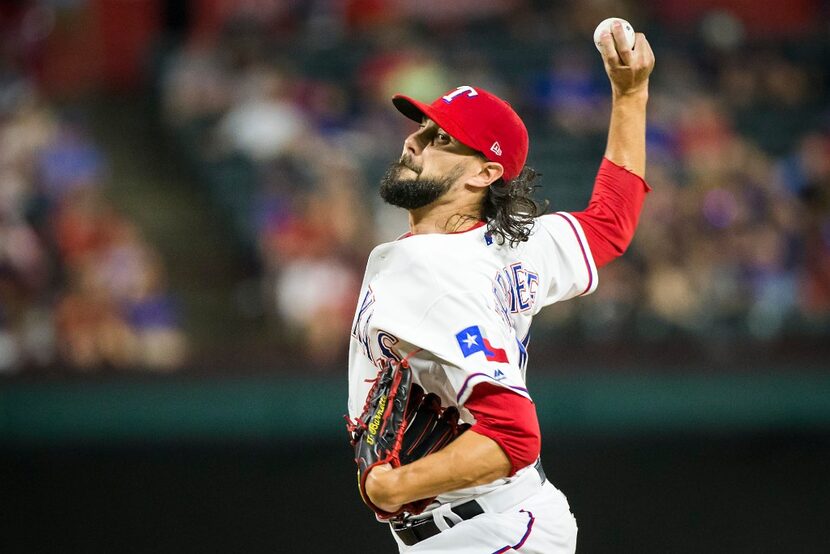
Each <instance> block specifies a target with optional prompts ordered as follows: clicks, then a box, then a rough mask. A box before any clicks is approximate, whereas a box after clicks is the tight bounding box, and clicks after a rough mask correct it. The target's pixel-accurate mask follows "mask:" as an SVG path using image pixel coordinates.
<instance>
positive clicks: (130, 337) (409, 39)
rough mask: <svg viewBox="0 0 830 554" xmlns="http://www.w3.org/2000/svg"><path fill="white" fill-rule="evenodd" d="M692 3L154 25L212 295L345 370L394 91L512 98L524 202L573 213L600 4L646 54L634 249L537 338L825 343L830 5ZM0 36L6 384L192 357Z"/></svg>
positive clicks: (599, 110) (390, 151)
mask: <svg viewBox="0 0 830 554" xmlns="http://www.w3.org/2000/svg"><path fill="white" fill-rule="evenodd" d="M17 4H18V5H27V2H24V1H23V0H21V1H20V2H18V3H17ZM29 4H32V5H33V6H38V7H39V8H40V11H37V10H35V11H37V14H39V15H38V17H36V18H34V21H35V22H36V23H38V25H35V26H34V27H33V26H32V22H31V21H29V22H28V23H27V21H28V20H27V18H26V17H20V18H18V20H15V21H17V23H15V25H17V28H19V29H21V31H20V32H21V33H23V34H22V35H21V36H24V35H25V34H26V33H25V32H24V31H25V30H26V29H29V31H27V32H28V33H29V34H32V31H31V30H32V29H35V30H36V31H38V33H35V35H37V36H36V38H37V37H41V38H42V37H43V36H46V34H45V33H46V31H48V28H49V26H50V25H52V26H54V25H56V24H59V23H60V18H59V17H58V18H57V19H55V18H52V19H50V18H49V17H46V15H48V14H49V13H53V12H50V11H49V10H44V9H42V8H43V7H44V6H52V7H51V8H49V9H57V8H54V6H53V5H52V4H50V3H48V2H46V3H44V2H35V1H32V2H29ZM709 4H711V3H709ZM709 4H707V2H703V1H700V2H683V3H681V2H674V1H669V2H665V3H660V4H659V6H646V5H645V4H644V3H640V2H625V1H619V0H592V1H588V2H561V3H550V2H544V1H536V0H484V1H482V0H457V1H455V2H438V1H429V2H424V1H415V0H337V1H330V0H325V1H324V0H292V1H289V2H285V1H281V0H247V1H242V2H239V1H231V0H210V1H208V0H192V1H191V2H188V3H184V4H181V6H190V18H191V19H190V21H189V22H188V23H187V24H185V25H179V26H178V27H177V29H178V34H175V36H173V35H171V36H168V37H161V35H159V39H158V40H157V44H156V45H155V48H154V49H153V52H152V53H153V56H147V60H146V62H145V63H144V66H143V71H145V72H146V73H147V74H148V81H149V83H150V85H151V86H152V91H153V93H154V95H153V97H154V98H155V99H156V100H157V104H156V105H157V106H158V114H159V117H160V118H161V120H162V122H163V126H164V128H165V129H166V130H167V131H168V132H169V134H170V136H172V138H173V144H175V146H176V147H177V150H178V154H180V155H181V160H182V162H183V163H186V164H188V165H189V167H190V170H191V172H192V174H193V175H194V177H195V179H194V180H195V181H196V182H197V183H198V184H199V186H200V187H204V191H205V193H206V194H207V195H208V196H209V197H210V198H211V201H212V203H213V206H214V207H215V208H216V211H217V213H219V214H221V218H220V219H221V221H220V222H219V224H221V225H223V226H224V228H225V229H226V230H227V232H228V233H229V234H231V235H232V236H233V237H234V239H235V241H236V244H239V245H240V247H241V250H243V251H244V252H245V253H246V254H247V258H246V259H248V260H251V261H253V264H252V265H253V266H254V267H255V271H256V279H257V282H258V285H257V286H255V287H250V286H249V285H250V283H249V282H247V281H246V282H244V283H240V288H239V290H238V291H237V294H236V295H229V296H231V297H232V298H236V299H237V301H238V303H239V306H238V309H239V312H240V313H243V312H244V313H246V314H247V316H246V317H248V316H249V317H260V316H262V315H263V314H264V315H265V317H267V318H269V319H270V320H271V321H272V322H273V323H274V325H272V326H268V328H269V329H276V330H277V332H278V333H279V334H280V340H277V341H275V344H278V345H283V346H287V347H288V348H289V349H291V350H292V351H296V352H301V353H303V354H304V355H306V356H310V357H311V359H312V360H313V361H315V362H318V363H317V365H318V366H320V367H325V366H327V365H328V364H329V363H337V362H339V361H342V359H343V353H344V351H345V348H346V344H347V342H348V338H349V326H350V324H351V319H352V315H353V312H354V305H355V299H356V294H357V291H358V289H359V285H360V279H361V276H362V273H363V268H364V265H365V262H366V258H367V256H368V253H369V251H370V250H371V248H372V247H373V245H375V244H378V243H380V242H385V241H389V240H394V239H395V238H396V237H397V236H399V235H400V234H402V233H404V232H405V231H406V230H407V219H406V214H405V213H403V212H401V211H399V210H396V209H393V208H390V207H388V206H385V205H384V204H383V203H382V202H381V201H380V199H379V197H378V195H377V193H376V187H377V182H378V179H379V177H380V176H381V175H382V174H383V172H384V171H385V169H386V167H387V166H388V164H389V163H390V162H392V161H394V160H396V159H397V158H398V156H399V155H400V151H401V147H402V143H403V139H404V137H405V136H406V135H407V134H408V132H410V131H411V130H412V129H413V126H414V124H413V123H412V122H410V121H408V120H407V119H406V118H404V117H402V116H400V114H398V113H397V111H395V110H394V108H393V107H392V105H391V102H390V98H391V96H392V95H393V94H395V93H397V92H404V93H406V94H409V95H411V96H414V97H416V98H420V99H422V100H432V99H433V98H435V97H437V96H439V95H441V94H443V93H444V92H445V91H446V90H448V89H450V88H452V87H455V86H458V85H460V84H473V85H476V86H480V87H483V88H487V89H489V90H492V91H494V92H496V93H497V94H500V95H501V96H503V97H505V98H507V99H509V100H510V101H511V103H512V104H513V105H514V106H515V107H516V109H517V111H518V112H519V113H520V114H521V115H522V116H523V117H524V119H525V121H526V123H527V125H528V128H529V131H530V136H531V150H530V157H529V164H530V165H532V166H534V167H535V168H536V169H538V170H540V172H541V173H542V178H541V179H540V181H541V188H540V190H539V191H538V192H539V196H541V197H543V198H547V199H549V200H550V202H551V208H552V209H554V210H563V209H564V210H579V209H581V208H582V207H584V206H585V204H586V203H587V199H588V197H589V195H590V189H591V183H592V181H593V175H594V173H595V172H596V169H597V167H598V165H599V161H600V156H601V155H602V152H603V149H604V144H605V133H606V129H607V124H608V114H609V107H610V106H609V88H608V84H607V78H606V76H605V74H604V71H603V68H602V65H601V62H600V58H599V55H598V54H597V53H596V52H595V50H594V49H593V46H592V45H591V43H590V42H589V41H590V40H591V38H590V37H591V35H592V32H593V28H594V26H595V24H596V23H597V22H598V21H600V20H602V19H604V18H605V17H606V16H607V15H608V14H609V13H614V14H618V15H622V16H625V17H627V18H628V19H629V20H631V21H632V22H634V24H635V27H636V28H638V30H642V31H644V32H646V33H647V35H648V36H649V39H650V41H651V43H652V46H653V48H654V50H655V52H656V54H657V67H656V70H655V73H654V75H653V78H652V84H651V100H650V104H649V126H648V181H649V182H650V184H651V185H652V186H653V188H654V192H653V193H652V194H651V195H650V196H649V198H648V201H647V203H646V207H645V210H644V212H643V215H642V218H641V223H640V228H639V230H638V233H637V236H636V237H635V240H634V243H633V245H632V248H631V249H630V251H629V253H628V255H627V256H626V257H624V258H623V259H621V260H618V261H616V262H615V263H614V264H611V265H610V266H608V267H607V268H605V269H603V270H602V271H601V274H600V280H601V283H602V284H601V286H600V287H599V288H598V290H597V292H596V293H595V294H593V295H592V296H591V297H589V298H586V299H584V300H581V301H579V302H572V303H563V304H558V305H557V306H556V307H555V308H554V309H550V310H546V311H543V312H542V314H541V315H540V318H539V320H538V322H537V324H536V326H535V328H534V329H535V331H534V337H535V338H534V340H535V341H537V340H539V339H540V338H542V339H544V341H545V342H546V343H548V344H554V345H555V344H556V341H557V340H558V341H560V342H562V341H565V342H568V343H569V344H580V345H590V344H600V343H613V342H614V341H618V342H619V341H622V342H627V341H630V340H632V339H634V340H640V341H644V340H645V341H648V340H651V339H661V338H665V337H696V338H699V339H703V340H704V342H705V341H708V340H709V339H711V338H713V337H717V338H739V339H741V340H755V341H769V340H777V339H780V338H782V337H783V338H786V337H790V336H796V337H798V336H802V337H803V336H823V335H826V334H827V333H828V332H830V92H828V91H830V88H829V87H830V69H828V68H830V41H828V35H827V29H828V28H830V26H829V25H828V24H827V23H828V21H829V20H830V18H828V14H827V13H824V12H822V11H821V10H826V9H827V8H826V6H824V4H822V3H821V2H817V1H813V0H799V2H798V3H797V6H795V5H793V6H789V5H784V4H782V5H781V6H777V7H774V9H773V8H770V9H768V10H765V11H764V14H763V16H762V15H759V12H758V10H748V9H747V6H746V5H745V3H743V2H741V1H739V0H733V1H727V0H725V1H724V2H720V3H718V5H719V6H720V7H718V8H717V9H713V8H711V7H710V6H709ZM721 4H722V5H721ZM84 5H86V3H85V2H78V3H73V4H72V5H71V6H72V7H71V9H73V10H76V11H77V10H83V6H84ZM89 5H90V6H92V5H93V4H89ZM165 5H168V7H169V6H179V8H177V9H184V8H181V6H180V5H179V4H177V3H175V2H173V3H169V2H168V3H165ZM788 6H789V7H788ZM796 8H797V9H796ZM61 9H66V10H69V9H70V8H61ZM741 10H745V11H743V12H742V11H741ZM817 10H818V11H817ZM18 11H19V10H18ZM145 11H147V13H149V11H148V10H145ZM2 13H3V11H2V10H0V15H2ZM21 13H22V12H21ZM54 13H58V15H60V13H59V12H54ZM44 14H46V15H44ZM50 17H51V16H50ZM0 19H2V17H0ZM7 19H8V18H7ZM29 19H31V18H29ZM56 21H57V23H56ZM152 21H153V18H152V17H149V18H147V19H145V20H144V24H146V25H148V26H149V25H151V23H152ZM0 23H3V21H0ZM117 28H118V26H117V25H116V26H115V27H113V29H116V30H117ZM148 28H149V27H148ZM4 29H5V30H4V40H3V41H0V43H2V44H3V56H2V58H1V59H0V61H2V68H0V371H3V370H6V371H8V370H13V369H15V368H19V367H24V366H32V367H50V366H55V365H61V366H70V367H74V368H78V369H92V368H100V367H116V368H120V367H144V368H150V369H159V370H163V369H173V368H178V367H181V366H182V364H183V363H184V361H185V359H186V358H187V354H188V351H190V353H192V354H194V356H195V358H196V359H198V350H199V345H198V344H193V345H188V344H187V340H186V338H185V335H184V333H183V332H182V319H183V310H182V308H181V307H180V306H179V303H178V302H177V301H176V299H175V297H174V296H173V295H172V294H171V292H170V287H169V285H168V284H167V282H166V281H167V280H166V276H165V268H164V264H163V263H162V261H161V259H160V256H159V253H158V252H157V250H156V248H154V247H153V245H151V244H150V243H149V242H148V241H147V239H146V238H145V237H144V236H143V234H142V232H141V230H140V229H138V228H137V226H136V224H135V223H134V222H133V221H132V220H131V219H130V217H129V216H128V215H126V214H124V213H122V212H121V211H119V210H118V209H117V208H116V207H115V206H114V205H113V204H112V201H111V200H109V199H108V198H109V196H108V193H107V191H109V190H112V189H113V187H116V186H117V182H114V181H115V180H114V179H113V177H112V175H110V172H109V170H108V161H107V155H106V154H105V153H104V152H103V150H102V149H101V147H100V145H98V144H96V142H95V140H93V139H92V137H91V136H90V133H89V132H88V130H87V129H86V128H85V125H84V123H83V118H82V117H79V116H77V114H73V112H72V111H70V110H65V109H59V108H58V104H57V103H56V102H55V101H54V100H48V99H47V96H46V95H43V94H41V93H40V91H39V86H38V81H39V79H41V80H42V77H38V75H39V73H38V72H39V70H38V64H40V65H43V64H42V61H43V60H44V59H47V58H46V54H44V53H43V52H47V51H48V48H46V47H41V46H42V44H41V43H38V42H37V40H35V39H31V40H30V39H26V38H25V36H24V38H23V39H20V40H17V42H16V43H15V42H14V41H15V40H16V39H15V37H14V36H12V35H11V34H10V33H9V32H7V31H8V29H6V28H5V27H4ZM43 29H46V31H43V32H41V30H43ZM111 30H112V29H111ZM159 32H160V30H159ZM116 34H117V33H116ZM147 36H150V34H149V31H148V34H147ZM38 40H40V39H38ZM27 41H28V42H27ZM10 44H16V45H17V46H16V47H19V45H21V44H22V45H24V46H25V48H24V47H19V48H18V50H19V51H17V52H15V50H14V48H10V47H9V45H10ZM33 44H34V45H36V46H37V44H41V46H38V47H37V48H35V47H34V46H32V45H33ZM27 45H28V46H27ZM122 46H123V45H122ZM21 48H22V50H20V49H21ZM27 49H28V50H27ZM93 50H94V49H93ZM134 50H135V51H136V52H137V51H138V50H137V49H134ZM35 51H37V52H40V51H43V52H41V53H40V54H37V52H35ZM91 51H92V50H91ZM131 51H132V50H131ZM21 52H22V54H21ZM32 52H35V53H34V54H33V53H32ZM36 54H37V55H36ZM20 59H23V60H24V62H26V60H28V62H26V63H23V64H22V65H21V63H19V62H20ZM32 60H41V61H40V62H37V63H32ZM76 61H77V60H76ZM27 63H28V69H25V67H26V65H27ZM75 65H78V64H75ZM81 65H83V64H81ZM73 67H75V66H74V65H73ZM40 73H41V74H42V73H43V71H40ZM52 73H55V72H54V71H52ZM58 73H60V72H58ZM60 74H61V75H64V74H67V75H71V74H73V72H71V71H70V72H68V73H66V72H63V73H60ZM87 86H88V85H87ZM200 192H201V191H200ZM179 286H186V285H182V284H179ZM251 291H254V292H253V293H252V292H251ZM251 294H254V295H257V297H256V298H253V299H252V298H251ZM252 306H253V308H252ZM575 339H576V340H575Z"/></svg>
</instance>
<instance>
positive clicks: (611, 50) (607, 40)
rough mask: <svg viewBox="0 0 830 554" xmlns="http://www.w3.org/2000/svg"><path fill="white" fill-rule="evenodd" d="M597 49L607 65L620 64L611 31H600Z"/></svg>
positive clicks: (614, 65)
mask: <svg viewBox="0 0 830 554" xmlns="http://www.w3.org/2000/svg"><path fill="white" fill-rule="evenodd" d="M599 51H600V53H601V54H602V57H603V59H604V60H605V63H606V64H608V66H609V67H617V66H619V65H620V56H619V54H617V48H616V47H615V46H614V36H613V35H612V34H611V33H607V32H606V33H602V34H601V35H600V37H599Z"/></svg>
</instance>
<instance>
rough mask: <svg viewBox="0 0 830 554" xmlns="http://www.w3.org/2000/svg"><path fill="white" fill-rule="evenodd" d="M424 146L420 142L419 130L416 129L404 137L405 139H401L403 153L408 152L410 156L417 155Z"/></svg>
mask: <svg viewBox="0 0 830 554" xmlns="http://www.w3.org/2000/svg"><path fill="white" fill-rule="evenodd" d="M423 149H424V147H423V145H422V144H421V140H420V137H419V132H418V131H416V132H414V133H412V134H411V135H409V136H408V137H406V140H404V141H403V151H404V154H409V155H411V156H417V155H419V154H420V153H421V152H422V151H423Z"/></svg>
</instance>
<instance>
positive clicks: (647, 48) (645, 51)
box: [635, 33, 654, 68]
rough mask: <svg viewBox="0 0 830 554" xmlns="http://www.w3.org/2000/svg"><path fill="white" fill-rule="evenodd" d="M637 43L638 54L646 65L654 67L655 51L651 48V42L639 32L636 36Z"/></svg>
mask: <svg viewBox="0 0 830 554" xmlns="http://www.w3.org/2000/svg"><path fill="white" fill-rule="evenodd" d="M635 39H636V40H635V44H636V45H637V46H636V50H635V51H636V52H637V55H638V56H639V57H640V59H641V60H642V62H643V65H644V66H645V67H652V68H653V67H654V52H653V51H652V50H651V44H649V42H648V39H647V38H646V36H645V35H644V34H643V33H637V35H636V37H635Z"/></svg>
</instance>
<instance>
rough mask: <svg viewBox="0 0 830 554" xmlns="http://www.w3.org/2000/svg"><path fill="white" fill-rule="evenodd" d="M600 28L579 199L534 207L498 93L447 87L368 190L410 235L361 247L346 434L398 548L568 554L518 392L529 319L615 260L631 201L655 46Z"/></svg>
mask: <svg viewBox="0 0 830 554" xmlns="http://www.w3.org/2000/svg"><path fill="white" fill-rule="evenodd" d="M621 44H625V43H624V35H623V30H622V28H621V27H620V26H619V25H617V26H615V27H613V28H612V31H611V33H604V34H603V35H602V36H601V37H600V42H599V46H600V51H601V54H602V58H603V61H604V64H605V69H606V72H607V73H608V76H609V79H610V81H611V90H612V112H611V121H610V126H609V131H608V145H607V149H606V151H605V156H604V159H603V160H602V163H601V165H600V168H599V172H598V174H597V177H596V182H595V184H594V190H593V194H592V197H591V200H590V203H589V205H588V207H587V208H586V209H585V210H584V211H582V212H575V213H564V212H557V213H549V214H543V211H544V206H542V205H540V204H539V203H537V202H536V201H535V200H534V199H533V198H532V190H533V185H532V183H531V182H532V180H533V178H534V177H535V172H534V171H533V170H532V169H531V168H529V167H526V166H525V161H526V158H527V152H528V134H527V130H526V128H525V125H524V123H523V122H522V120H521V118H520V117H519V116H518V115H517V114H516V113H515V111H514V110H513V109H512V108H511V107H510V105H508V104H507V103H506V102H505V101H503V100H501V99H500V98H498V97H497V96H495V95H493V94H491V93H489V92H487V91H485V90H483V89H481V88H478V87H476V86H468V85H465V86H460V87H458V88H456V89H454V90H451V91H449V92H447V94H446V95H444V96H442V97H440V98H438V99H436V100H435V101H434V102H432V103H431V104H426V103H422V102H418V101H416V100H413V99H412V98H408V97H406V96H401V95H398V96H395V98H394V99H393V103H394V105H395V107H396V108H397V109H398V110H399V111H400V112H401V113H403V115H405V116H406V117H408V118H410V119H413V120H415V121H417V122H418V123H419V124H420V127H419V128H418V130H417V131H415V132H414V133H412V134H411V135H409V136H408V137H407V138H406V139H405V141H404V144H403V153H402V155H401V157H400V160H399V161H398V162H396V163H394V164H392V166H391V167H390V169H389V170H388V171H387V173H386V175H385V176H384V177H383V179H382V182H381V184H380V194H381V196H382V197H383V199H384V200H385V201H386V202H388V203H390V204H393V205H395V206H399V207H401V208H404V209H406V210H407V211H408V213H409V226H410V232H409V233H407V234H406V235H404V236H402V237H401V238H399V239H398V240H396V241H394V242H391V243H387V244H381V245H379V246H377V247H376V248H375V249H374V250H373V251H372V253H371V255H370V257H369V261H368V264H367V267H366V275H365V277H364V280H363V285H362V290H361V293H360V297H359V299H358V303H357V309H356V312H355V317H354V322H353V325H352V329H351V345H350V354H349V401H348V411H349V415H348V420H349V423H348V430H349V433H350V438H351V442H352V445H353V446H354V450H355V461H356V462H357V469H358V488H359V491H360V494H361V496H362V498H363V501H364V502H365V503H366V505H367V506H369V507H370V508H371V509H372V510H373V511H374V512H375V514H376V516H377V518H378V519H379V520H380V521H383V522H385V523H387V524H388V525H389V526H390V529H391V532H392V535H393V537H394V539H395V541H396V542H397V544H398V548H399V550H400V551H401V552H412V553H416V552H417V553H435V554H439V553H447V552H453V553H469V554H482V553H488V554H489V553H500V552H507V551H513V550H516V551H520V552H524V553H527V554H531V553H534V554H559V553H562V554H564V553H572V552H574V551H575V550H576V534H577V527H576V522H575V520H574V517H573V515H572V514H571V512H570V508H569V506H568V502H567V500H566V498H565V496H564V495H563V494H562V492H560V491H559V490H558V489H557V488H556V487H555V486H554V485H553V484H552V483H551V481H550V478H551V477H553V476H551V475H547V476H546V475H545V473H544V471H543V469H542V465H541V461H540V460H539V453H540V445H541V434H540V430H539V422H538V419H537V416H536V407H535V405H534V403H533V400H532V396H531V393H530V391H528V389H527V386H526V385H525V370H526V367H527V361H528V344H529V337H530V334H529V333H530V324H531V321H532V319H533V316H534V315H536V314H537V313H538V312H539V311H540V310H541V309H542V308H543V307H544V306H547V305H549V304H552V303H554V302H559V301H563V300H567V299H570V298H574V297H577V296H584V295H587V294H590V293H591V292H592V291H594V290H595V289H596V287H597V282H598V277H597V268H598V267H601V266H603V265H605V264H607V263H608V262H610V261H611V260H612V259H614V258H615V257H617V256H619V255H621V254H622V253H623V252H624V251H625V249H626V248H627V246H628V244H629V243H630V241H631V238H632V236H633V234H634V229H635V227H636V225H637V220H638V217H639V213H640V209H641V206H642V203H643V200H644V198H645V196H646V193H647V192H648V191H649V187H648V185H647V184H646V183H645V181H644V180H643V179H644V176H645V126H646V103H647V99H648V81H649V75H650V73H651V70H652V68H653V66H654V55H653V53H652V51H651V47H650V46H649V44H648V41H647V40H646V38H645V36H644V35H642V34H637V35H636V39H635V44H634V48H633V49H630V50H629V49H625V48H624V49H622V50H621V51H618V50H619V45H621Z"/></svg>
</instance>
